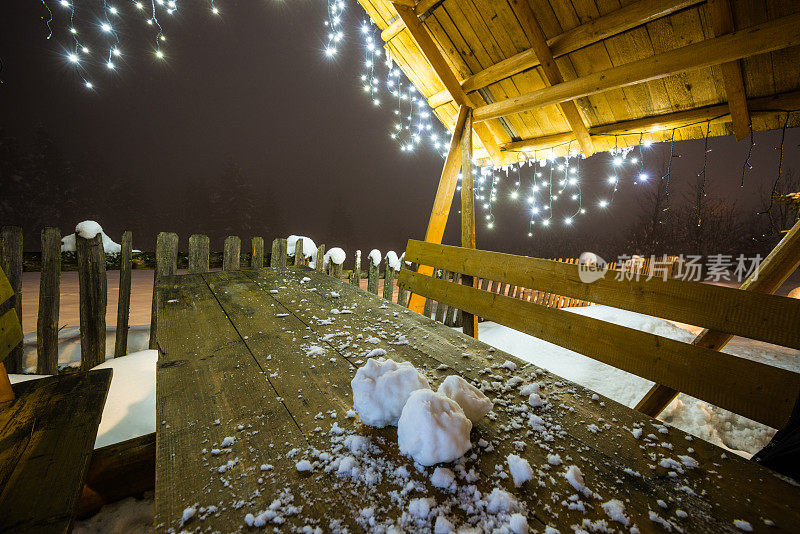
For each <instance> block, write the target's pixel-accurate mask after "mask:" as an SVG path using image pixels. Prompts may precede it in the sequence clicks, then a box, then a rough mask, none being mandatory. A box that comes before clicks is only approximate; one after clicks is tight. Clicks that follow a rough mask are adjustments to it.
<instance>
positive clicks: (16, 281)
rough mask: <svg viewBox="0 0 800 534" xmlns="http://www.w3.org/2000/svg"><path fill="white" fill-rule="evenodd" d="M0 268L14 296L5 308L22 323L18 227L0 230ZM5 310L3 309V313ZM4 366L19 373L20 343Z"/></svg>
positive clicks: (5, 227)
mask: <svg viewBox="0 0 800 534" xmlns="http://www.w3.org/2000/svg"><path fill="white" fill-rule="evenodd" d="M0 268H2V269H3V272H5V273H6V276H7V277H8V281H9V282H10V283H11V288H12V289H13V290H14V295H13V296H12V297H11V298H10V299H9V300H8V302H9V304H6V307H9V306H10V307H11V308H14V309H15V310H16V311H17V317H18V318H19V321H22V228H20V227H19V226H4V227H3V229H2V230H0ZM5 309H7V308H3V309H2V311H5ZM4 363H5V366H6V369H7V371H8V372H9V373H12V374H13V373H21V372H22V371H23V368H22V342H20V343H19V345H18V346H16V347H14V349H13V350H12V351H11V353H10V354H9V355H8V357H6V359H5V362H4Z"/></svg>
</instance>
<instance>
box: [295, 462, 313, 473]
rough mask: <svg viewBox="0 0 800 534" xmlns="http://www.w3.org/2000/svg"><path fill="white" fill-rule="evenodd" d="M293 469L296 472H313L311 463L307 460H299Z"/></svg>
mask: <svg viewBox="0 0 800 534" xmlns="http://www.w3.org/2000/svg"><path fill="white" fill-rule="evenodd" d="M295 467H296V468H297V470H298V471H313V470H314V467H313V466H312V465H311V462H309V461H308V460H300V461H299V462H297V463H296V464H295Z"/></svg>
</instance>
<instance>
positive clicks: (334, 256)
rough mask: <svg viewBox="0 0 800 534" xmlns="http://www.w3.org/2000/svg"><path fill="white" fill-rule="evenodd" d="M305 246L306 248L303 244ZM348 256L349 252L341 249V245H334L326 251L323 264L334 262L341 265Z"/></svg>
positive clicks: (324, 265)
mask: <svg viewBox="0 0 800 534" xmlns="http://www.w3.org/2000/svg"><path fill="white" fill-rule="evenodd" d="M303 248H305V246H303ZM346 258H347V254H346V253H345V251H344V250H342V249H340V248H339V247H333V248H332V249H330V250H329V251H328V252H326V253H325V257H324V258H323V263H322V266H323V267H327V266H328V263H329V262H333V263H334V264H336V265H341V264H343V263H344V260H345V259H346Z"/></svg>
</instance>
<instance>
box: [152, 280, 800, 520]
mask: <svg viewBox="0 0 800 534" xmlns="http://www.w3.org/2000/svg"><path fill="white" fill-rule="evenodd" d="M157 289H158V313H159V322H160V325H161V326H160V331H159V350H160V355H159V363H158V373H157V458H156V525H157V526H156V530H157V531H159V532H166V531H168V530H169V529H175V531H178V530H180V529H181V528H185V529H187V530H195V529H201V530H209V531H212V530H220V531H226V532H227V531H232V530H236V529H239V528H240V527H241V528H246V527H245V524H246V522H252V520H253V518H255V519H256V520H258V519H259V518H260V519H262V520H264V521H265V522H266V525H267V526H268V527H275V526H280V527H281V529H283V530H285V531H289V529H290V527H297V528H302V527H305V526H309V527H318V526H319V527H322V528H323V530H324V531H329V530H333V531H335V530H336V529H337V528H340V527H347V528H349V529H350V531H351V532H352V531H361V530H380V527H381V526H383V527H386V526H388V525H396V526H399V527H401V528H405V529H406V530H411V531H416V530H425V529H426V528H427V529H431V528H432V527H433V524H434V521H435V519H436V517H435V516H436V515H437V514H440V515H447V516H448V517H449V518H450V520H451V521H452V522H454V523H461V524H471V525H480V524H481V521H487V520H489V521H490V520H492V519H493V518H492V517H490V516H491V514H489V513H488V512H487V506H486V496H487V495H489V494H491V492H492V491H493V490H495V488H500V489H502V490H505V491H507V492H509V493H510V494H512V495H513V496H514V497H515V499H516V500H517V502H518V503H517V505H516V506H518V507H519V510H518V511H519V512H520V513H523V514H524V515H526V516H527V518H528V523H529V525H530V526H531V527H532V528H534V529H536V530H544V527H545V526H552V527H555V528H557V529H559V530H560V531H561V532H569V531H571V530H572V527H573V526H577V527H579V528H583V529H585V530H590V529H592V528H600V527H601V526H602V527H603V528H607V529H609V531H616V530H619V531H625V532H627V531H628V530H629V528H630V527H631V526H633V525H636V526H637V527H638V528H639V530H640V531H642V532H648V531H664V529H665V528H666V527H664V526H663V525H664V524H668V525H669V527H668V528H669V529H672V530H674V531H678V530H679V529H680V530H683V531H687V532H693V531H694V532H696V531H703V532H735V531H737V530H738V529H737V527H736V525H735V523H734V521H737V520H742V521H747V522H748V523H749V524H750V525H752V527H753V528H754V529H756V530H762V529H764V528H765V524H766V523H765V521H769V522H771V523H774V524H775V525H776V527H777V528H779V529H785V530H788V531H791V530H793V529H796V528H797V525H800V511H799V510H798V506H800V505H799V504H798V503H800V489H798V488H797V487H795V486H792V485H790V484H788V483H786V482H784V481H782V480H781V479H779V478H778V477H776V476H774V475H773V474H772V473H771V472H769V471H767V470H765V469H764V468H762V467H761V466H759V465H756V464H754V463H751V462H748V461H745V460H743V459H742V458H739V457H736V456H734V455H732V454H726V453H725V451H723V450H721V449H719V448H717V447H715V446H713V445H710V444H708V443H705V442H701V441H700V440H696V439H695V440H692V439H691V438H690V437H687V436H686V435H685V434H683V433H682V432H679V431H677V430H675V429H672V428H670V427H668V426H665V425H662V424H661V423H660V422H658V421H656V420H653V419H650V418H648V417H646V416H642V415H641V414H638V413H636V412H634V411H632V410H630V409H629V408H627V407H625V406H622V405H619V404H617V403H615V402H614V401H611V400H609V399H605V398H603V397H598V396H596V395H594V394H593V392H591V391H589V390H586V389H585V388H582V387H580V386H577V385H575V384H573V383H570V382H568V381H566V380H563V379H561V378H559V377H557V376H554V375H552V374H549V373H547V372H546V371H544V370H542V369H539V368H537V367H535V366H533V365H531V364H526V363H525V362H522V361H520V360H518V359H516V358H514V357H512V356H510V355H507V354H505V353H502V352H501V351H495V350H494V349H491V348H490V347H488V346H487V345H485V344H483V343H480V342H478V341H476V340H474V339H471V338H469V337H466V336H463V335H462V334H460V333H459V332H456V331H454V330H452V329H450V328H447V327H444V326H442V325H440V324H437V323H434V322H433V321H430V320H428V319H425V318H424V317H422V316H420V315H418V314H415V313H412V312H409V311H408V310H406V309H404V308H401V307H399V306H397V305H395V304H391V303H388V302H386V301H384V300H382V299H380V298H378V297H376V296H374V295H372V294H369V293H366V292H365V291H362V290H360V289H357V288H355V287H353V286H349V285H347V284H343V283H341V282H339V281H337V280H334V279H332V278H329V277H327V276H325V275H323V274H322V273H318V272H314V271H310V270H308V269H306V268H285V269H279V270H273V269H264V270H261V271H237V272H224V273H210V274H204V275H186V276H178V277H170V278H165V279H164V280H163V281H162V282H160V283H159V287H158V288H157ZM334 310H336V311H334ZM342 312H344V313H342ZM367 338H373V339H369V341H367ZM315 347H318V348H319V349H321V350H322V351H323V352H321V353H318V354H314V353H315V352H319V351H318V350H317V349H315ZM375 348H382V349H384V350H386V352H387V356H388V357H391V358H393V359H395V360H398V361H400V360H406V361H410V362H412V363H413V364H414V365H415V366H416V367H417V368H418V369H419V370H420V371H422V372H423V373H424V374H425V375H426V376H427V377H428V379H429V381H430V382H431V384H432V386H433V387H434V388H435V387H437V386H438V383H439V382H440V381H441V379H442V378H444V377H445V376H447V375H449V374H459V375H461V376H463V377H464V378H466V379H467V380H470V381H471V382H473V383H476V384H483V385H484V389H485V391H486V393H487V394H488V395H489V396H490V398H492V399H493V400H494V402H495V409H494V411H493V414H491V417H489V418H485V419H483V420H482V421H480V422H479V423H477V424H476V425H475V427H474V428H473V431H472V443H473V452H472V453H468V455H467V457H465V459H464V460H463V461H462V462H461V463H460V464H458V465H456V466H452V465H451V466H449V467H451V468H453V470H454V471H455V472H456V475H457V477H456V482H457V489H456V490H455V491H453V490H443V489H439V488H436V487H434V486H433V484H432V483H431V481H430V475H431V473H432V471H433V469H432V468H428V469H422V468H420V469H417V468H415V467H414V465H413V462H412V461H411V460H410V459H409V458H407V457H405V456H402V455H400V454H399V451H398V449H397V436H396V429H394V428H385V429H372V428H369V427H365V426H364V425H362V424H361V423H360V422H359V420H358V419H357V418H348V417H347V412H348V410H350V409H351V408H352V397H351V389H350V380H351V379H352V377H353V375H354V373H355V370H356V368H357V367H358V366H359V365H361V364H363V363H364V361H365V355H366V354H367V353H368V351H370V350H372V349H375ZM505 362H511V363H510V364H508V365H507V366H503V364H504V363H505ZM511 364H514V365H516V369H515V370H511V369H509V367H513V366H514V365H511ZM513 377H520V378H522V379H523V380H524V383H529V382H532V381H536V382H538V383H539V384H541V386H542V392H543V397H544V398H545V399H546V400H547V405H546V406H545V407H544V408H543V409H537V410H532V409H531V408H530V406H529V405H528V404H527V402H526V398H525V397H523V396H521V395H519V392H518V387H517V386H515V385H514V382H510V383H509V382H508V381H509V380H510V379H512V378H513ZM532 412H534V413H536V414H537V415H539V416H541V417H542V419H543V422H542V424H541V425H534V427H535V428H534V427H532V426H531V425H530V424H529V416H530V413H532ZM640 430H641V432H640ZM348 435H360V436H365V437H367V438H368V439H369V443H370V444H371V445H370V446H369V447H368V448H367V449H366V450H363V449H358V450H356V451H354V452H353V451H351V450H348V448H347V445H346V444H345V443H344V441H343V440H344V439H345V438H346V436H348ZM636 436H639V437H636ZM228 437H230V438H233V440H232V441H233V443H232V444H231V445H230V446H223V443H224V440H225V438H228ZM229 441H230V440H229ZM350 445H351V449H352V442H350ZM512 453H513V454H518V455H520V456H522V457H523V458H525V459H527V460H528V461H529V462H530V464H531V466H532V467H533V469H534V472H535V479H534V480H533V481H530V482H527V483H526V484H525V485H523V486H522V487H520V488H514V485H513V483H512V482H511V481H510V479H509V478H508V477H507V476H503V475H502V474H501V473H504V472H507V465H506V457H507V455H509V454H512ZM555 454H558V455H559V457H560V459H561V461H562V462H563V463H562V464H560V465H552V463H556V462H554V461H553V460H554V459H553V457H552V455H555ZM344 455H352V456H354V459H355V460H356V463H357V464H358V465H359V466H361V469H362V475H364V474H370V473H372V474H373V475H374V476H372V477H368V476H367V477H361V478H357V479H355V480H354V479H352V478H348V477H343V476H340V473H338V472H339V471H340V469H338V467H339V465H340V463H341V458H342V457H343V456H344ZM301 459H308V460H310V461H311V463H312V464H313V466H314V469H313V470H312V471H310V472H299V471H298V470H297V468H296V463H297V462H298V461H299V460H301ZM692 459H693V460H694V461H696V463H697V465H696V466H693V465H694V462H693V461H692ZM548 460H550V461H548ZM687 464H688V465H687ZM572 465H574V466H577V467H578V468H579V469H580V470H581V472H582V473H583V476H584V479H585V482H586V486H587V487H588V489H589V490H590V491H587V492H586V493H585V494H584V493H579V492H577V491H576V489H575V488H574V487H573V486H572V485H570V483H569V482H568V480H567V479H566V478H565V477H564V472H565V470H566V468H567V467H568V466H572ZM690 466H693V467H690ZM403 467H405V469H406V470H407V471H408V478H407V479H406V478H404V477H403V476H400V475H398V473H401V474H402V470H401V471H399V472H398V471H397V469H398V468H403ZM476 492H480V493H479V494H477V493H476ZM480 496H483V499H481V498H479V497H480ZM420 497H425V498H428V497H431V498H433V499H435V508H434V512H433V514H434V515H433V516H432V517H431V518H427V519H424V520H423V519H418V518H416V517H415V516H414V515H413V514H410V513H409V511H408V507H409V503H410V500H411V499H414V498H420ZM614 499H616V500H619V501H620V502H621V503H622V504H623V505H624V507H625V515H626V517H627V520H628V522H629V524H628V525H624V524H623V523H619V522H614V521H613V520H612V519H611V518H610V517H609V515H608V514H607V512H606V511H605V510H604V507H603V504H604V503H607V502H609V501H611V500H614ZM481 502H483V503H484V504H482V505H481V504H480V503H481ZM429 504H431V503H429ZM270 510H272V512H270ZM481 510H482V511H481ZM265 511H266V513H264V512H265ZM247 514H252V517H251V516H248V515H247ZM481 514H483V515H481ZM487 514H488V515H487ZM495 515H497V514H495ZM500 516H502V513H500ZM487 517H488V519H487ZM498 517H499V516H498ZM184 518H185V519H184ZM494 519H496V517H495V518H494ZM279 521H282V523H279ZM587 522H588V523H587ZM601 522H604V523H601ZM770 530H772V529H770Z"/></svg>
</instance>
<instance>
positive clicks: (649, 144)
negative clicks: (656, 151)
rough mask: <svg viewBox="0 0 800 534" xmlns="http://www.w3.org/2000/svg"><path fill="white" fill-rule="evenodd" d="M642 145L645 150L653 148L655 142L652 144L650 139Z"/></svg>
mask: <svg viewBox="0 0 800 534" xmlns="http://www.w3.org/2000/svg"><path fill="white" fill-rule="evenodd" d="M642 145H643V146H644V147H645V148H650V147H651V146H653V142H652V141H651V140H649V139H646V140H645V141H644V143H642Z"/></svg>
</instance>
